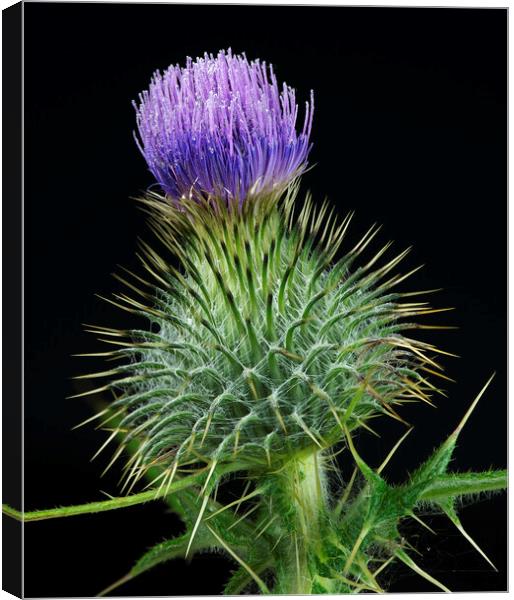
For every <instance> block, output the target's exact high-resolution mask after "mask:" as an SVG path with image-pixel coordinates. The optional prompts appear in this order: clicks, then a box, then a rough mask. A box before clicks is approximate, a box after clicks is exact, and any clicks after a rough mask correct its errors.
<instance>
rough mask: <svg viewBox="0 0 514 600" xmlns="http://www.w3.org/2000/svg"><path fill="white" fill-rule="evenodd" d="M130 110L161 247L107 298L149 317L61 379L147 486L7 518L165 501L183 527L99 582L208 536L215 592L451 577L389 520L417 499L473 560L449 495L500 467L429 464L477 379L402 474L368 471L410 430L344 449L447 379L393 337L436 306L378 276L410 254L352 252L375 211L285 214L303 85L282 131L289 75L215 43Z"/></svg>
mask: <svg viewBox="0 0 514 600" xmlns="http://www.w3.org/2000/svg"><path fill="white" fill-rule="evenodd" d="M137 110H138V114H137V122H138V127H139V132H140V136H141V142H140V148H141V151H142V152H143V154H144V156H145V158H146V160H147V162H148V164H149V167H150V170H151V171H152V172H153V173H154V175H155V177H156V178H157V181H158V182H159V184H160V185H161V187H162V188H163V190H164V191H165V193H166V194H167V198H163V197H162V196H161V195H159V194H156V193H149V194H147V196H146V197H145V198H144V199H143V200H142V201H143V203H144V204H145V208H146V211H147V213H149V215H150V224H151V226H152V229H153V231H154V233H155V234H156V237H157V238H158V239H159V240H160V242H161V243H162V248H161V250H164V251H165V253H164V254H160V253H157V252H156V251H155V250H153V249H152V248H150V247H149V246H147V245H146V244H145V243H142V246H143V248H142V253H141V254H140V256H139V258H140V259H141V261H142V263H143V265H144V267H145V269H146V272H147V274H146V275H145V278H143V277H141V276H140V275H138V274H130V272H129V275H130V277H129V280H128V281H126V280H125V279H124V278H122V277H119V276H118V279H120V280H121V281H122V282H123V283H125V284H126V286H127V290H128V291H127V293H121V294H116V295H115V298H116V301H111V302H113V304H115V305H116V306H119V307H120V308H123V309H125V310H127V311H128V312H130V313H135V314H137V315H138V316H140V317H141V316H142V317H146V318H147V321H148V322H147V324H146V327H145V326H144V325H143V327H142V328H141V329H127V330H117V329H113V328H111V327H100V326H96V327H92V328H91V329H90V331H92V332H95V333H97V334H99V335H101V337H102V340H103V341H104V342H107V343H110V344H112V345H113V346H114V348H113V349H112V350H110V351H103V352H100V353H99V355H100V356H104V357H109V358H110V359H111V360H112V361H113V362H110V365H109V369H108V370H106V371H103V372H100V373H98V372H95V373H92V374H89V375H82V376H80V377H79V379H88V378H92V379H94V380H95V381H96V380H97V379H101V380H102V381H104V382H106V383H104V384H103V385H100V387H97V388H96V389H90V390H88V391H85V392H82V393H80V394H77V397H80V396H88V395H91V394H97V393H103V392H106V391H109V392H112V394H113V395H114V400H113V401H112V402H111V404H110V405H109V406H108V407H106V408H105V409H104V410H102V411H101V412H100V413H98V414H97V415H95V416H94V417H91V418H89V419H87V420H86V421H85V422H84V423H83V424H85V423H87V422H90V421H93V420H95V419H101V423H100V425H99V427H105V426H106V425H108V428H107V430H108V431H109V435H108V438H107V440H106V441H105V443H104V444H103V445H102V447H101V448H100V449H99V450H98V452H97V455H98V454H100V453H101V452H102V451H103V450H104V449H105V448H107V447H108V446H109V444H110V443H111V442H114V441H117V443H118V444H119V445H118V447H117V449H116V450H115V452H114V454H113V456H112V458H111V459H110V461H109V463H108V465H107V467H106V470H108V469H109V468H111V466H112V465H113V464H114V463H115V462H116V461H117V460H118V459H119V458H120V457H121V456H122V455H123V454H128V455H129V458H128V461H127V462H126V464H125V467H124V473H123V477H122V480H123V481H124V484H123V487H122V491H125V492H126V493H127V494H130V492H131V491H132V490H133V489H134V488H135V486H136V485H137V484H138V482H141V481H142V480H143V479H146V480H147V482H148V483H147V484H146V487H145V490H143V491H141V492H139V493H136V494H132V495H129V496H128V497H127V498H110V499H109V500H107V501H104V502H94V503H91V504H89V505H88V504H86V505H80V506H76V507H64V508H57V509H51V510H47V511H34V512H33V513H28V515H27V514H25V515H24V519H25V520H31V519H32V520H41V519H45V518H53V517H55V516H70V515H72V514H81V513H87V512H98V511H101V510H111V509H114V508H121V507H122V506H131V505H134V504H139V503H142V502H146V501H148V500H150V499H154V500H155V499H157V498H162V499H165V500H166V502H167V503H168V504H169V506H170V507H171V509H172V510H173V511H174V512H175V513H177V514H178V515H179V516H180V518H181V519H182V521H183V522H184V525H185V533H184V534H183V535H181V536H179V537H176V538H173V539H171V540H167V541H165V542H162V543H159V544H158V545H157V546H155V547H153V548H151V549H150V550H149V551H148V552H147V553H146V554H145V555H144V556H143V557H142V558H141V559H140V560H139V561H138V562H137V563H136V564H135V565H134V567H133V568H132V569H131V571H130V572H129V573H128V574H127V575H125V576H124V577H122V578H121V579H119V580H118V581H117V582H115V583H114V584H112V585H111V586H109V587H108V588H106V589H105V590H104V592H103V593H104V594H107V593H110V592H112V590H114V589H115V588H116V587H118V586H119V585H121V584H123V583H126V582H127V581H129V580H130V579H132V578H133V577H135V576H137V575H139V574H141V573H143V572H145V571H147V570H148V569H150V568H152V567H154V566H156V565H157V564H159V563H163V562H166V561H169V560H171V559H173V558H177V557H184V558H189V557H191V556H193V555H194V554H195V553H199V552H205V551H212V550H214V551H216V552H219V551H221V552H224V553H225V554H226V555H227V556H229V557H230V558H231V559H233V560H234V561H235V562H236V563H238V569H237V570H236V571H234V573H233V574H232V576H231V578H230V580H229V581H228V582H227V584H226V586H225V588H224V592H225V593H226V594H230V595H237V594H240V593H242V592H244V591H252V590H255V589H257V588H258V589H259V590H260V591H261V592H263V593H266V594H267V593H270V591H271V592H272V593H276V594H311V593H316V594H318V593H330V594H337V593H357V592H361V591H373V592H382V591H383V588H382V584H381V582H380V579H379V577H380V578H381V577H382V576H381V573H382V571H384V570H385V569H386V568H387V567H388V565H389V564H391V563H393V561H401V562H402V563H404V564H405V565H406V566H407V567H409V568H410V569H411V570H412V571H414V572H415V573H416V574H418V575H420V576H422V577H425V579H427V580H428V581H430V582H431V583H432V584H434V585H436V586H437V587H439V588H440V589H442V590H444V591H449V590H448V588H447V587H446V586H445V585H444V584H443V583H441V582H439V581H437V580H436V579H434V578H433V577H432V576H431V575H429V574H428V573H426V572H425V571H423V570H422V569H421V568H420V567H419V566H418V565H417V564H416V563H415V562H414V560H413V559H412V558H411V556H410V554H409V552H408V548H409V547H410V544H408V542H406V541H405V539H404V537H403V535H402V533H401V532H400V531H399V527H398V525H399V523H400V522H401V521H403V520H405V519H407V518H411V519H414V520H415V521H418V522H420V523H421V524H423V522H421V521H420V519H419V517H418V516H417V514H416V512H417V511H419V510H425V509H426V507H427V505H428V506H429V507H430V508H431V509H435V510H439V511H441V512H443V513H445V514H446V515H447V516H448V518H449V519H450V521H451V522H452V523H453V524H454V525H455V526H456V527H457V529H458V530H459V531H460V532H461V533H462V535H463V536H464V537H465V538H466V539H467V540H468V541H469V542H470V543H471V544H472V545H473V547H474V548H475V549H476V550H477V551H478V552H479V553H480V554H481V555H482V556H483V558H484V559H485V560H486V561H487V562H489V564H491V565H492V563H491V561H490V560H489V559H488V558H487V556H486V555H485V553H484V552H483V551H482V550H481V549H480V548H479V547H478V546H477V544H476V543H475V542H474V541H473V540H472V538H471V537H470V536H469V535H468V533H467V532H466V531H465V530H464V528H463V526H462V523H461V522H460V520H459V517H458V515H457V511H456V507H457V505H458V504H459V502H460V501H461V499H462V498H469V497H473V495H477V494H478V493H481V492H484V491H494V490H499V489H503V488H505V486H506V473H505V471H488V472H485V473H462V474H459V473H451V472H450V473H449V472H448V466H449V464H450V461H451V458H452V454H453V451H454V448H455V445H456V442H457V438H458V435H459V432H460V431H461V429H462V427H463V426H464V424H465V423H466V421H467V420H468V419H469V417H470V415H471V413H472V411H473V409H474V408H475V406H476V405H477V402H478V400H479V399H480V397H481V396H482V394H483V393H484V392H485V389H486V388H487V386H488V385H489V383H490V381H491V379H492V378H491V379H490V380H489V381H488V383H487V384H486V386H485V387H484V388H483V389H482V391H481V392H480V393H479V394H478V396H477V397H476V399H475V400H474V402H473V404H472V405H471V407H470V408H469V410H468V411H467V412H466V414H465V415H464V417H463V419H462V420H461V422H460V423H459V425H458V426H457V428H456V429H455V430H454V432H453V433H452V434H451V435H450V436H449V437H448V438H447V440H446V441H445V442H444V443H443V444H441V445H440V446H439V447H438V448H437V449H436V450H435V451H434V453H433V454H432V455H431V456H430V457H429V458H428V460H425V461H424V462H422V464H421V466H419V467H418V469H416V471H414V472H413V473H412V474H411V475H410V476H409V478H408V479H407V481H405V482H404V483H402V484H398V485H392V484H390V483H388V482H387V479H386V478H385V477H384V476H383V474H382V471H383V469H384V468H385V467H386V466H387V463H388V462H389V460H390V459H391V457H392V456H393V455H394V453H395V452H396V451H397V449H398V448H399V446H400V444H401V442H402V441H403V439H404V438H405V437H406V436H407V434H408V433H409V432H410V431H411V429H409V430H408V431H407V432H406V433H405V434H404V435H402V437H401V438H400V440H399V441H398V442H397V444H396V445H395V446H394V447H393V449H392V450H391V452H389V454H388V455H387V456H386V458H385V459H384V461H383V462H382V463H381V465H380V466H379V467H378V468H371V467H370V466H369V465H368V464H367V463H366V462H365V461H364V459H363V458H362V457H361V455H360V453H359V450H358V449H357V447H356V443H357V439H356V438H357V436H356V434H357V433H358V432H359V431H362V430H363V429H367V430H370V431H371V432H372V433H374V430H373V429H372V428H371V426H370V423H373V421H374V420H375V419H376V417H378V416H380V415H384V416H388V417H391V418H393V419H395V420H396V421H400V422H402V423H403V424H407V423H406V422H405V421H404V419H403V417H402V416H401V415H400V414H399V412H397V410H398V408H399V407H400V406H401V405H402V404H403V403H405V402H412V401H415V400H420V401H422V402H425V403H428V404H432V402H431V398H432V396H433V394H434V393H437V392H440V390H439V389H438V388H437V387H436V386H435V385H434V384H433V383H431V381H429V380H428V378H429V377H430V378H435V377H437V378H439V379H443V380H445V379H448V378H447V377H446V376H445V375H444V374H443V373H442V371H443V368H442V367H441V366H440V365H439V364H438V362H436V359H437V357H436V356H435V355H437V354H439V353H442V354H445V353H444V352H442V351H440V350H438V349H437V348H436V347H434V346H433V345H431V344H428V343H426V342H422V341H419V340H415V339H412V338H411V337H410V336H408V334H409V332H410V330H412V329H423V328H428V329H433V328H434V326H433V325H422V324H419V323H417V321H418V318H420V317H424V316H425V315H429V314H431V313H432V312H439V311H433V310H432V309H431V308H430V307H429V306H428V305H427V303H425V302H417V301H414V302H412V301H411V299H412V298H411V297H412V296H416V295H417V294H418V293H417V292H409V293H405V292H400V291H398V289H397V286H398V284H400V283H401V282H403V281H404V280H405V279H406V278H407V277H409V275H411V274H412V273H413V272H414V271H416V269H414V270H413V271H410V272H409V273H407V274H405V275H401V274H399V273H397V274H394V271H395V269H396V267H397V265H398V264H399V263H400V262H401V260H402V259H403V258H404V257H405V255H406V254H407V251H403V252H401V253H400V254H398V255H397V256H395V257H393V258H390V259H389V260H388V261H387V262H382V264H381V261H382V259H383V258H384V257H385V256H386V253H387V252H388V249H389V247H390V244H386V245H385V246H383V247H382V248H381V249H379V250H378V252H377V253H376V254H375V255H374V256H372V257H369V255H368V257H367V258H365V257H366V253H367V248H368V247H369V246H370V244H371V242H372V240H373V238H374V237H375V234H376V233H377V231H378V228H376V227H372V228H371V229H369V230H368V231H367V232H366V233H365V234H364V236H363V237H362V239H361V240H360V241H359V242H358V243H357V244H356V245H355V246H353V247H352V248H349V249H347V251H346V252H344V251H343V242H344V241H345V233H346V231H347V229H348V227H349V223H350V219H351V215H348V216H347V217H346V218H344V219H342V220H340V219H338V218H337V217H336V216H335V215H334V214H333V211H330V210H329V206H328V205H327V204H323V205H322V206H321V207H319V208H318V209H316V208H315V207H314V206H313V205H312V203H311V200H310V198H308V199H307V200H306V201H305V202H304V203H303V206H302V208H301V209H300V210H299V211H297V210H296V198H295V196H296V193H297V189H298V185H297V182H295V183H294V184H293V185H289V184H290V183H291V181H292V180H293V179H295V178H296V176H298V175H299V174H300V173H301V172H302V171H303V170H304V169H305V166H306V159H307V154H308V152H309V148H310V146H309V134H310V130H311V122H312V110H313V108H312V100H311V103H310V104H307V109H306V114H305V120H304V125H303V129H302V131H301V133H300V134H298V133H297V132H296V128H295V124H296V118H297V105H296V102H295V95H294V92H293V90H292V89H291V88H289V87H288V86H287V85H285V84H284V86H283V90H282V93H280V94H279V91H278V86H277V82H276V79H275V77H274V75H273V71H272V69H271V68H269V69H268V68H267V67H266V65H265V64H264V63H262V64H261V63H260V62H258V61H255V62H252V63H249V62H248V61H247V60H246V58H245V57H244V56H243V57H241V56H232V54H231V53H230V51H229V52H227V53H225V52H220V53H219V54H218V56H217V57H216V58H214V57H213V56H212V55H211V56H209V55H205V56H204V58H202V59H197V61H196V62H194V63H193V62H192V61H191V59H189V60H188V62H187V66H186V68H185V69H181V68H179V67H170V69H168V71H166V72H165V74H164V75H160V74H159V73H157V74H156V75H155V76H154V79H153V81H152V84H151V86H150V89H149V91H148V92H145V93H144V94H143V95H142V96H141V104H140V106H139V108H138V109H137ZM285 188H287V193H285V194H281V192H283V191H284V190H285ZM170 199H171V202H170V201H169V200H170ZM164 200H168V201H167V202H166V201H164ZM204 200H208V202H204ZM177 202H180V210H177V206H176V203H177ZM234 202H235V203H237V204H239V206H240V209H239V210H231V208H232V205H233V203H234ZM169 253H171V254H173V255H174V257H175V258H178V259H179V261H180V263H181V268H180V269H176V268H174V267H173V266H172V265H173V261H169V260H167V258H166V255H167V254H169ZM363 259H364V262H363ZM148 277H149V278H150V281H146V278H148ZM134 294H135V295H134ZM440 310H444V309H440ZM435 327H436V328H443V329H444V326H443V327H438V326H435ZM93 356H98V354H94V355H93ZM118 359H121V363H120V362H118ZM354 440H355V441H354ZM339 448H340V449H341V450H345V451H346V452H345V455H344V457H345V458H344V460H346V462H347V463H349V464H350V465H352V464H353V465H354V470H353V474H352V476H351V478H350V479H349V480H348V481H347V482H340V481H339V475H340V471H339V468H338V464H337V461H336V460H335V457H336V456H337V455H338V454H339V452H340V449H339ZM95 456H96V455H95ZM359 473H360V475H358V474H359ZM230 476H233V477H238V478H241V479H244V480H246V484H245V489H244V491H243V494H242V496H240V497H239V498H238V499H237V500H233V501H231V502H229V503H228V504H223V502H220V501H219V500H218V488H219V486H220V485H223V484H224V483H225V482H227V481H228V480H229V479H230ZM340 483H343V488H342V489H336V485H337V484H340ZM148 487H150V488H151V489H150V490H148V491H146V488H148ZM241 505H243V506H241ZM240 506H241V509H240ZM7 511H8V514H10V515H11V516H16V517H20V516H21V515H20V513H17V511H14V510H13V509H11V508H9V507H8V508H7ZM238 511H239V512H238ZM255 586H257V588H256V587H255Z"/></svg>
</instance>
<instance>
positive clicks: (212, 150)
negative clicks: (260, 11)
mask: <svg viewBox="0 0 514 600" xmlns="http://www.w3.org/2000/svg"><path fill="white" fill-rule="evenodd" d="M139 100H140V103H139V106H137V105H136V104H135V103H134V106H135V108H136V111H137V126H138V130H139V136H140V139H139V140H137V142H138V145H139V148H140V150H141V152H142V153H143V155H144V157H145V159H146V161H147V163H148V166H149V168H150V171H151V172H152V173H153V175H154V176H155V178H156V179H157V181H158V183H159V184H160V186H161V187H162V188H163V190H164V192H165V193H166V194H167V195H169V196H170V197H171V198H172V199H174V200H178V199H180V198H181V197H184V196H185V197H193V198H204V197H209V196H215V197H218V198H222V199H224V200H227V201H233V200H237V201H239V202H241V201H243V200H244V199H245V198H246V197H247V196H249V195H254V194H258V193H260V192H267V191H272V190H275V189H277V188H278V189H282V188H283V187H285V186H286V185H287V184H288V183H289V182H290V181H291V180H292V179H293V178H294V177H296V176H297V175H299V174H300V173H301V172H302V171H303V170H304V169H305V167H306V161H307V155H308V153H309V150H310V147H311V146H310V143H309V136H310V132H311V126H312V114H313V99H312V94H311V99H310V102H307V103H306V109H305V117H304V122H303V127H302V129H301V131H300V132H297V131H296V121H297V116H298V105H297V103H296V97H295V92H294V90H293V89H292V88H291V87H289V86H287V85H286V84H285V83H284V84H283V86H282V91H279V87H278V83H277V80H276V77H275V75H274V73H273V68H272V66H271V65H270V66H267V65H266V63H264V62H260V61H259V60H255V61H252V62H249V61H248V60H247V59H246V57H245V56H244V55H242V56H239V55H233V54H232V52H231V51H230V50H228V51H227V52H225V51H220V52H219V53H218V55H217V56H216V57H214V56H213V55H212V54H211V55H209V54H205V55H204V56H203V58H197V59H196V61H193V60H192V59H191V58H188V59H187V63H186V67H185V68H181V67H179V66H170V67H169V68H168V69H167V70H166V71H165V72H164V74H161V73H160V72H156V73H155V74H154V77H153V79H152V81H151V84H150V88H149V90H148V91H145V92H143V93H142V94H140V96H139Z"/></svg>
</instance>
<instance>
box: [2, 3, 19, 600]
mask: <svg viewBox="0 0 514 600" xmlns="http://www.w3.org/2000/svg"><path fill="white" fill-rule="evenodd" d="M22 14H23V5H22V3H18V4H15V5H13V6H11V7H9V8H7V9H5V10H3V11H2V17H3V18H2V33H3V38H2V49H3V59H2V67H3V79H2V82H3V90H4V92H3V110H2V116H3V139H2V144H3V159H2V168H3V183H2V192H3V207H2V217H3V232H2V233H3V241H2V252H3V258H2V268H3V289H4V292H5V293H4V294H3V310H2V320H3V360H2V369H3V379H2V393H3V406H2V434H3V435H2V449H3V464H2V467H3V475H2V485H3V499H2V501H3V502H4V503H7V504H9V505H10V506H12V507H14V508H16V509H18V510H20V511H23V508H24V507H23V482H22V468H23V447H22V444H23V429H22V428H23V381H22V377H23V355H22V352H23V341H22V336H23V314H22V311H23V308H22V307H23V304H22V303H23V293H22V286H23V280H22V277H23V275H22V260H23V248H22V244H23V233H22V227H23V182H22V173H23V167H22V148H23V145H22V43H23V36H22V27H23V17H22ZM2 532H3V549H4V551H3V553H2V564H3V581H2V588H3V589H4V590H5V591H6V592H9V593H10V594H13V595H14V596H18V597H22V594H23V557H22V553H23V523H22V522H20V521H17V520H14V519H13V518H11V517H9V516H5V515H2Z"/></svg>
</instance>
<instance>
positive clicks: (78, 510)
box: [2, 473, 205, 522]
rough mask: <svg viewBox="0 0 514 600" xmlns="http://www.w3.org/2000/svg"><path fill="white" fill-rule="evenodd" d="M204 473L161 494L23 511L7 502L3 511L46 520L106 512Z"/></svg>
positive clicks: (189, 483) (16, 516) (194, 481)
mask: <svg viewBox="0 0 514 600" xmlns="http://www.w3.org/2000/svg"><path fill="white" fill-rule="evenodd" d="M204 475H205V474H204V473H197V474H194V475H190V476H189V477H184V478H183V479H177V480H176V481H175V482H174V483H172V484H171V485H170V486H169V488H168V489H167V490H163V491H162V492H161V493H160V494H157V493H156V491H155V490H154V489H151V490H148V491H146V492H141V493H139V494H133V495H131V496H123V497H120V498H112V499H111V500H101V501H98V502H89V503H87V504H76V505H74V506H62V507H58V508H48V509H43V510H34V511H31V512H25V513H22V512H21V511H19V510H16V509H15V508H12V507H11V506H8V505H7V504H3V505H2V512H3V513H4V514H5V515H7V516H9V517H12V518H13V519H18V520H19V521H24V522H27V521H45V520H47V519H57V518H60V517H73V516H75V515H85V514H92V513H99V512H105V511H108V510H116V509H118V508H126V507H128V506H135V505H137V504H143V503H145V502H151V501H152V500H157V499H160V498H163V497H164V496H165V494H166V495H168V494H173V493H175V492H177V491H180V490H184V489H186V488H188V487H190V486H193V485H195V484H198V483H199V482H200V481H201V480H202V478H203V477H204Z"/></svg>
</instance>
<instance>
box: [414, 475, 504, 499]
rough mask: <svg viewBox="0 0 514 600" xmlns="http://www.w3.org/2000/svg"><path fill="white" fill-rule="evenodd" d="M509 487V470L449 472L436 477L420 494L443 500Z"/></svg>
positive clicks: (425, 497) (424, 496)
mask: <svg viewBox="0 0 514 600" xmlns="http://www.w3.org/2000/svg"><path fill="white" fill-rule="evenodd" d="M506 488H507V471H506V470H500V471H485V472H483V473H448V474H445V475H440V476H438V477H436V478H434V479H433V480H432V481H431V482H429V483H428V484H427V487H426V488H425V490H424V491H423V492H422V493H421V494H420V497H419V499H420V500H426V501H434V502H437V501H441V500H444V499H446V498H456V497H459V496H466V495H472V494H480V493H482V492H492V491H497V490H504V489H506Z"/></svg>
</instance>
